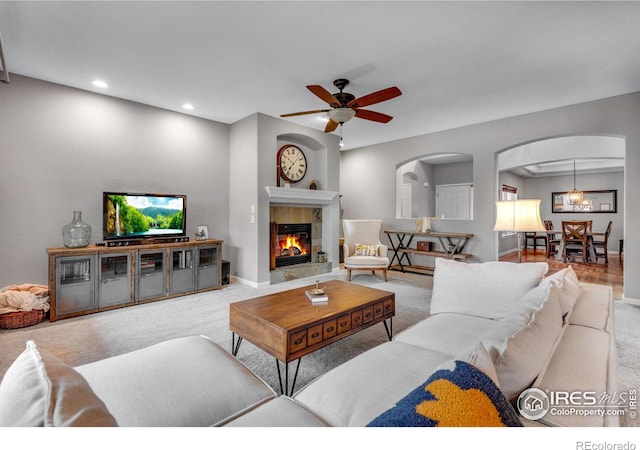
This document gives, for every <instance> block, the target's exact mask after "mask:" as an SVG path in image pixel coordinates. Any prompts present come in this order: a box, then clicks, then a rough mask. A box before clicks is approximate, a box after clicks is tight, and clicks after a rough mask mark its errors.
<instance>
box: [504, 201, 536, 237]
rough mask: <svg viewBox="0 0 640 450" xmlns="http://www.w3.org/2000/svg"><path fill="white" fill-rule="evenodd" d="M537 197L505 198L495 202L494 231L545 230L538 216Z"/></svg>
mask: <svg viewBox="0 0 640 450" xmlns="http://www.w3.org/2000/svg"><path fill="white" fill-rule="evenodd" d="M540 201H541V200H538V199H522V200H507V201H497V202H496V223H495V225H494V226H493V230H494V231H516V232H520V231H545V228H544V225H543V224H542V219H541V218H540Z"/></svg>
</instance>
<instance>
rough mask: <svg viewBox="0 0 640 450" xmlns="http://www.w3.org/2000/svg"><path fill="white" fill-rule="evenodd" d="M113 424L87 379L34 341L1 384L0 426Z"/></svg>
mask: <svg viewBox="0 0 640 450" xmlns="http://www.w3.org/2000/svg"><path fill="white" fill-rule="evenodd" d="M42 426H45V427H65V426H67V427H68V426H76V427H81V426H86V427H99V426H107V427H115V426H118V423H117V422H116V420H115V419H114V418H113V416H112V415H111V414H110V413H109V411H108V410H107V408H106V406H105V405H104V403H103V402H102V400H100V399H99V398H98V397H97V396H96V395H95V393H94V392H93V390H92V389H91V387H90V386H89V384H88V383H87V381H86V380H85V379H84V378H83V377H82V376H81V375H80V374H79V373H78V372H76V371H75V370H74V369H73V368H72V367H70V366H69V365H67V364H65V363H64V362H63V361H61V360H60V359H59V358H57V357H55V356H54V355H52V354H51V353H49V352H47V351H45V350H38V349H37V348H36V344H35V343H34V342H33V341H28V342H27V348H26V349H25V351H24V352H22V354H20V356H18V358H17V359H16V360H15V361H14V362H13V364H12V365H11V366H10V367H9V369H8V370H7V372H6V373H5V375H4V378H3V379H2V383H1V384H0V427H42Z"/></svg>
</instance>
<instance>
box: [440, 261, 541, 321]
mask: <svg viewBox="0 0 640 450" xmlns="http://www.w3.org/2000/svg"><path fill="white" fill-rule="evenodd" d="M547 269H548V265H547V263H523V264H517V263H508V262H494V261H491V262H485V263H471V264H469V263H465V262H458V261H452V260H448V259H444V258H436V264H435V270H434V274H433V293H432V296H431V314H436V313H441V312H457V313H462V314H471V315H474V316H480V317H487V318H489V319H500V318H502V317H504V316H505V315H506V314H508V313H509V312H510V311H512V310H513V308H514V307H515V306H516V305H515V303H516V302H517V301H518V300H519V299H520V298H521V297H522V296H523V295H524V294H525V293H526V292H527V291H529V290H530V289H532V288H533V287H535V286H537V285H538V284H539V283H540V280H542V277H543V276H544V274H545V272H546V271H547Z"/></svg>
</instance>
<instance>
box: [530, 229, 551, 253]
mask: <svg viewBox="0 0 640 450" xmlns="http://www.w3.org/2000/svg"><path fill="white" fill-rule="evenodd" d="M529 240H531V241H533V251H534V252H535V251H536V248H538V241H542V245H544V246H546V245H547V233H539V232H536V231H533V232H527V233H525V234H524V248H525V249H526V248H527V246H528V244H529Z"/></svg>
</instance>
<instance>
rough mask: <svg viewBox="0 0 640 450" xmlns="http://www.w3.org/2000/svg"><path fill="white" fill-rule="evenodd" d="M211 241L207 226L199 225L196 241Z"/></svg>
mask: <svg viewBox="0 0 640 450" xmlns="http://www.w3.org/2000/svg"><path fill="white" fill-rule="evenodd" d="M207 239H209V227H207V226H206V225H198V231H196V241H205V240H207Z"/></svg>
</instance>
